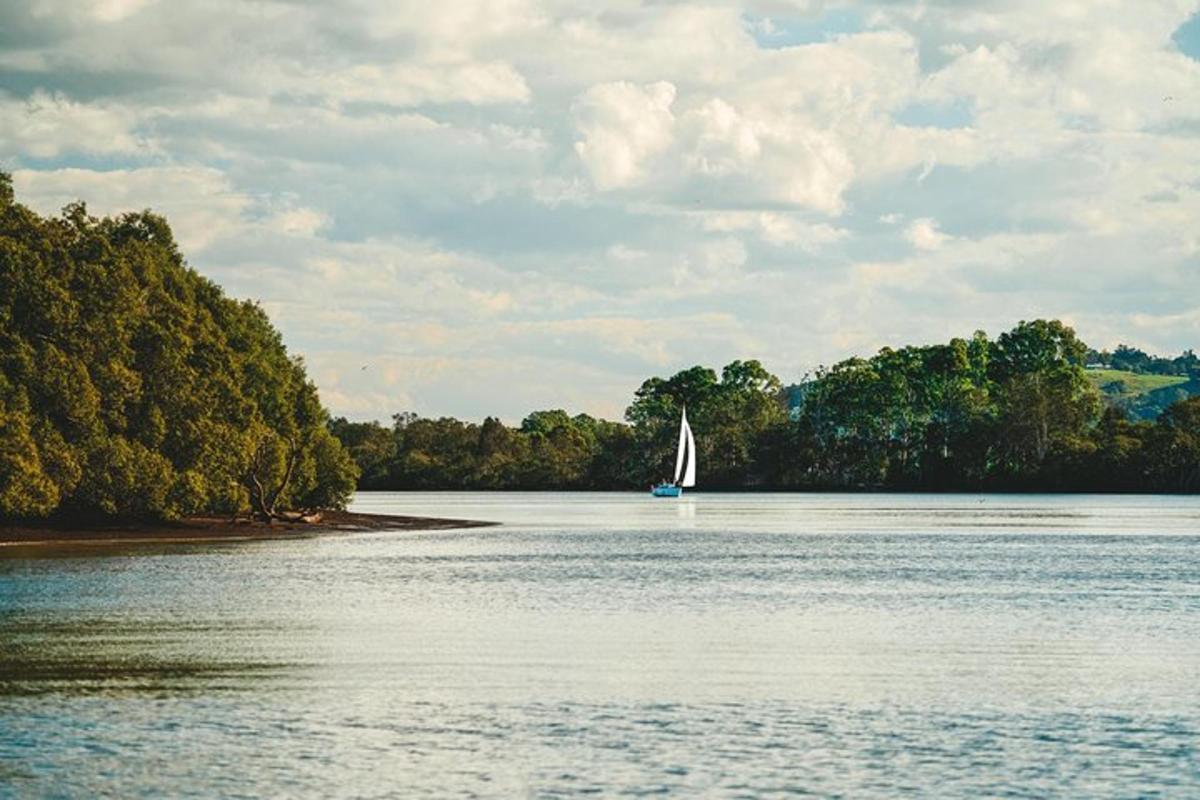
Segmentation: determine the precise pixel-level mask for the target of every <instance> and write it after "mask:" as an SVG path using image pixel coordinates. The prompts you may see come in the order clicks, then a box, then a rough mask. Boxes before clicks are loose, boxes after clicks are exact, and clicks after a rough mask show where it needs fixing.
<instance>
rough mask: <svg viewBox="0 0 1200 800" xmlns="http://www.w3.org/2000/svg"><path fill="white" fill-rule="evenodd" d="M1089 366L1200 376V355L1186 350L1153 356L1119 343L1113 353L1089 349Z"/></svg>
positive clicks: (1154, 373)
mask: <svg viewBox="0 0 1200 800" xmlns="http://www.w3.org/2000/svg"><path fill="white" fill-rule="evenodd" d="M1087 362H1088V366H1098V367H1106V368H1108V369H1118V370H1124V371H1126V372H1134V373H1137V374H1148V375H1185V376H1189V377H1191V376H1197V377H1200V356H1197V355H1196V354H1195V353H1194V352H1192V351H1191V350H1184V351H1183V352H1182V353H1181V354H1179V355H1178V356H1176V357H1175V358H1163V357H1162V356H1152V355H1150V354H1149V353H1146V352H1144V351H1142V350H1139V349H1138V348H1136V347H1130V346H1128V345H1124V344H1123V345H1118V347H1117V349H1116V350H1114V351H1112V352H1111V353H1110V352H1108V351H1107V350H1100V351H1096V350H1089V351H1088V355H1087Z"/></svg>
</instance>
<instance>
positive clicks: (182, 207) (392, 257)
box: [0, 0, 1200, 419]
mask: <svg viewBox="0 0 1200 800" xmlns="http://www.w3.org/2000/svg"><path fill="white" fill-rule="evenodd" d="M1195 10H1196V9H1195V2H1194V0H1145V2H1143V3H1139V4H1138V10H1137V13H1136V14H1129V13H1119V12H1120V11H1121V9H1118V8H1117V6H1116V5H1113V4H1112V3H1096V2H1091V0H1063V1H1062V2H1058V3H1051V4H1047V3H1045V2H1040V1H1039V2H1034V0H1011V2H1004V3H998V2H991V0H966V1H964V2H947V1H945V0H936V1H935V2H929V1H926V2H920V1H919V0H886V1H885V0H878V2H876V1H875V0H863V2H843V0H836V1H835V0H813V1H812V2H797V1H796V0H745V2H739V0H721V1H720V2H716V3H707V4H684V3H667V4H663V3H641V2H636V1H635V0H631V1H630V2H624V0H622V2H616V3H605V4H599V5H594V6H586V5H580V4H577V3H566V2H560V1H559V0H486V1H485V0H458V1H457V2H454V3H442V4H435V5H430V4H428V3H418V2H417V0H401V1H400V2H390V1H389V2H385V1H384V0H329V2H327V3H319V4H315V3H293V2H276V3H244V2H239V1H238V0H204V1H203V2H202V1H201V0H172V1H171V2H169V3H167V2H161V1H159V2H155V0H83V1H82V2H73V1H72V2H69V1H68V0H33V2H29V3H23V4H22V3H16V4H12V3H10V4H7V5H3V6H2V7H0V159H2V161H0V164H2V165H3V168H5V169H8V170H11V171H13V172H14V173H15V179H16V184H17V190H18V194H19V197H20V198H21V199H22V200H23V201H24V202H26V203H28V204H30V205H32V206H34V207H36V208H38V209H39V210H42V211H47V212H54V211H56V210H57V209H58V208H59V207H61V206H62V205H63V204H65V203H67V202H70V201H72V200H75V199H78V198H82V199H85V200H87V201H88V204H89V208H91V209H92V211H93V212H94V213H115V212H120V211H125V210H137V209H142V208H145V207H152V208H154V209H156V210H158V211H161V212H163V213H164V214H166V215H167V217H168V218H169V219H170V221H171V223H172V226H173V227H174V229H175V231H176V234H177V238H178V239H179V241H180V242H181V244H182V246H183V248H184V250H185V253H186V255H187V257H188V259H189V261H190V262H191V263H192V264H193V265H195V266H196V267H197V268H198V269H200V270H201V271H203V272H204V273H205V274H208V275H211V276H212V277H213V278H214V279H215V280H217V281H218V282H220V283H221V284H222V285H224V286H225V287H226V288H227V289H228V290H229V291H230V292H231V293H233V294H235V295H237V296H244V297H254V298H258V299H260V300H261V301H262V302H263V304H264V307H265V308H266V309H267V310H268V312H269V313H270V314H271V316H272V318H273V319H274V320H275V321H276V322H277V323H278V324H279V325H280V327H281V328H282V330H283V333H284V335H285V338H286V340H287V341H288V342H289V346H290V347H292V348H293V350H295V351H296V352H300V353H303V354H304V355H306V357H308V359H309V363H310V364H311V365H312V367H313V371H314V372H313V374H314V376H315V378H316V380H317V381H318V383H319V385H320V387H321V389H322V391H323V393H324V396H325V398H326V401H327V402H328V403H329V404H330V406H331V407H332V408H333V410H334V412H335V413H347V414H353V415H355V416H377V417H386V416H387V415H388V414H390V413H392V412H393V411H396V410H400V409H401V408H412V409H415V410H418V411H421V412H422V413H429V414H439V413H455V414H461V415H464V416H470V417H475V418H478V417H481V416H483V415H484V414H487V413H501V414H503V415H505V416H506V418H508V419H519V418H520V416H521V415H522V414H523V413H524V412H525V411H527V410H528V409H529V408H533V407H539V406H542V407H544V406H568V407H571V408H577V409H579V410H586V411H591V412H593V413H605V414H610V415H611V414H616V415H619V414H620V411H621V409H622V408H623V406H624V404H625V403H626V402H627V401H628V399H629V396H630V393H631V392H632V391H633V389H635V388H636V386H637V385H638V384H639V383H640V382H641V380H642V379H643V378H644V377H646V375H647V374H648V373H650V372H659V373H665V372H669V371H673V370H674V369H677V368H680V367H684V366H689V365H691V364H692V363H697V362H704V363H710V364H713V363H716V364H719V363H720V362H722V361H727V360H731V359H733V358H737V357H760V358H762V359H763V360H764V361H765V362H766V364H767V365H768V367H770V368H772V369H774V370H776V371H778V372H779V373H780V374H782V375H783V376H784V377H785V378H786V379H795V378H797V377H799V375H800V374H803V372H804V371H805V370H806V369H809V368H811V367H813V366H815V365H816V364H818V363H829V362H830V361H832V360H834V359H836V358H840V357H844V356H847V355H850V354H852V353H855V352H863V351H870V350H872V349H873V348H875V347H878V346H880V345H883V344H898V343H905V342H920V341H931V340H939V339H944V338H946V337H947V336H949V335H969V334H970V332H971V331H973V330H974V329H975V328H977V327H984V328H987V329H989V330H992V331H993V332H996V331H998V330H1000V329H1002V328H1005V327H1007V326H1009V325H1011V324H1012V323H1013V322H1015V321H1016V320H1018V319H1020V318H1029V317H1032V316H1037V315H1046V316H1063V317H1069V318H1070V319H1072V320H1074V321H1075V323H1076V325H1077V327H1078V328H1079V331H1080V333H1081V335H1083V337H1084V338H1085V339H1086V340H1089V341H1094V342H1096V343H1099V344H1102V345H1112V344H1114V343H1116V342H1117V341H1119V340H1121V339H1122V338H1123V337H1126V336H1128V337H1129V338H1131V339H1133V340H1134V343H1135V344H1138V343H1140V344H1143V345H1145V346H1150V345H1153V347H1154V348H1156V349H1161V350H1175V351H1178V350H1180V349H1183V348H1184V347H1189V346H1195V345H1196V344H1197V342H1196V341H1195V336H1196V319H1197V314H1198V313H1200V312H1198V311H1197V309H1198V308H1200V305H1198V302H1200V301H1196V300H1194V299H1193V298H1195V297H1198V296H1200V262H1198V261H1197V259H1198V258H1200V235H1198V234H1197V233H1196V226H1195V224H1194V221H1195V220H1196V219H1197V218H1200V161H1197V159H1196V158H1195V155H1194V154H1195V146H1196V133H1195V132H1196V128H1197V113H1196V111H1195V108H1196V105H1195V103H1194V102H1189V100H1188V99H1189V98H1193V99H1194V98H1196V97H1200V62H1197V61H1196V60H1195V59H1194V58H1189V57H1188V56H1187V55H1186V54H1184V53H1183V52H1181V51H1180V48H1179V46H1178V45H1177V43H1176V42H1175V41H1174V40H1173V38H1172V37H1173V36H1175V35H1176V31H1178V30H1179V28H1180V26H1181V25H1183V24H1184V23H1185V22H1186V21H1187V20H1188V19H1189V18H1191V16H1192V15H1193V14H1194V12H1195ZM1166 97H1172V98H1173V100H1172V101H1170V102H1167V101H1165V100H1164V98H1166ZM1080 276H1085V277H1084V278H1082V279H1081V277H1080ZM355 363H357V366H359V367H360V366H361V365H362V364H367V363H369V364H371V367H370V368H369V369H367V370H365V371H363V370H360V369H358V368H357V367H356V368H354V369H350V368H348V367H347V365H348V364H355ZM481 387H485V388H484V389H481Z"/></svg>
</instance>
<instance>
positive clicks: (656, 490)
mask: <svg viewBox="0 0 1200 800" xmlns="http://www.w3.org/2000/svg"><path fill="white" fill-rule="evenodd" d="M695 485H696V440H695V439H694V438H693V437H692V426H690V425H688V421H687V409H686V408H685V409H683V415H682V416H681V417H680V419H679V452H678V453H676V454H675V479H674V480H673V481H671V482H669V483H668V482H667V481H663V482H662V483H660V484H658V485H657V486H654V487H652V488H651V489H650V493H651V494H653V495H654V496H655V497H679V496H680V495H682V494H683V490H684V489H685V488H691V487H693V486H695Z"/></svg>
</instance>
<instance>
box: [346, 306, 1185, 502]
mask: <svg viewBox="0 0 1200 800" xmlns="http://www.w3.org/2000/svg"><path fill="white" fill-rule="evenodd" d="M1089 352H1091V353H1094V352H1095V351H1089V349H1088V348H1087V346H1086V345H1085V344H1083V343H1082V342H1081V341H1080V340H1079V339H1078V338H1077V337H1076V335H1075V332H1074V331H1073V330H1072V329H1071V328H1069V327H1067V326H1065V325H1063V324H1062V323H1061V322H1058V321H1049V320H1035V321H1032V322H1022V323H1021V324H1019V325H1018V326H1016V327H1015V328H1014V329H1013V330H1011V331H1008V332H1006V333H1003V334H1001V335H1000V336H999V337H998V338H996V339H990V338H989V337H988V336H987V335H986V334H984V333H983V332H976V333H975V334H974V335H973V336H972V337H971V338H969V339H964V338H956V339H953V340H951V341H950V342H949V343H947V344H942V345H931V346H924V347H903V348H900V349H891V348H884V349H883V350H881V351H880V352H879V353H878V354H876V355H875V356H873V357H871V358H865V359H864V358H851V359H847V360H845V361H842V362H840V363H838V364H835V365H833V366H832V367H828V368H821V369H818V370H817V371H816V372H815V374H813V375H811V376H809V377H808V378H806V379H805V380H803V381H801V382H800V383H798V384H795V385H791V386H783V385H782V384H781V382H780V381H779V379H778V378H777V377H775V376H774V375H771V374H770V373H769V372H768V371H767V370H765V369H764V368H763V366H762V365H761V364H760V363H759V362H757V361H735V362H733V363H731V364H729V365H727V366H726V367H724V368H723V369H722V370H721V372H720V373H717V372H716V371H715V370H713V369H710V368H707V367H701V366H696V367H692V368H690V369H686V370H683V371H681V372H678V373H676V374H675V375H673V376H671V377H668V378H660V377H654V378H650V379H648V380H647V381H645V382H644V383H643V384H642V385H641V387H640V388H639V389H638V390H637V392H636V393H635V394H634V398H633V401H632V403H631V404H630V406H629V407H628V409H627V410H626V412H625V420H624V422H622V423H618V422H609V421H604V420H599V419H595V418H593V417H590V416H588V415H586V414H579V415H574V416H572V415H570V414H568V413H567V412H565V411H561V410H554V411H538V412H534V413H532V414H530V415H529V416H528V417H526V418H525V419H524V420H523V421H522V422H521V424H520V425H519V426H516V427H511V426H507V425H505V424H503V423H502V422H500V421H499V420H498V419H495V418H488V419H486V420H484V422H483V423H482V424H476V423H472V422H464V421H461V420H457V419H453V418H447V417H443V418H439V419H426V418H421V417H417V416H415V415H413V414H399V415H397V416H396V417H394V419H393V421H392V424H391V425H390V426H387V425H383V424H380V423H377V422H350V421H348V420H345V419H341V418H339V419H335V420H333V421H332V422H331V424H330V430H331V431H332V432H333V434H334V435H335V436H336V437H337V438H338V439H339V440H341V441H342V443H343V444H344V445H345V446H346V447H347V448H348V449H349V451H350V453H351V454H352V455H353V457H354V459H355V461H356V462H357V463H358V465H359V468H360V470H361V475H362V477H361V479H360V487H361V488H363V489H630V488H644V487H645V486H646V485H648V484H649V483H651V482H653V481H656V480H660V479H662V478H663V477H664V476H666V475H668V474H669V469H670V466H671V464H672V463H673V459H674V447H675V437H676V433H677V429H678V428H677V426H678V422H679V415H680V412H681V410H682V408H683V407H684V406H686V408H687V413H688V418H689V420H690V422H691V424H692V428H693V430H694V431H695V434H696V446H697V451H698V467H699V476H698V480H699V484H700V486H701V487H706V488H721V489H748V488H762V489H825V490H882V489H890V490H917V491H982V490H991V491H1017V490H1020V491H1195V490H1196V489H1198V488H1200V398H1191V399H1187V400H1183V401H1181V402H1178V403H1175V404H1174V405H1172V406H1171V407H1169V408H1168V409H1167V410H1166V411H1164V412H1163V413H1162V414H1161V415H1160V416H1159V417H1158V419H1157V420H1155V421H1153V422H1149V421H1134V420H1131V419H1130V418H1128V417H1127V415H1126V412H1125V411H1124V410H1123V409H1122V408H1120V407H1119V406H1115V405H1110V404H1107V403H1106V402H1105V400H1104V398H1103V397H1102V395H1101V393H1100V392H1099V391H1098V390H1097V389H1096V388H1095V387H1094V386H1093V385H1092V383H1091V382H1090V381H1089V380H1088V379H1087V373H1086V370H1085V365H1086V363H1087V362H1088V357H1089ZM1185 355H1186V354H1185Z"/></svg>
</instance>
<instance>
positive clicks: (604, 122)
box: [571, 81, 675, 190]
mask: <svg viewBox="0 0 1200 800" xmlns="http://www.w3.org/2000/svg"><path fill="white" fill-rule="evenodd" d="M674 101H675V87H674V86H673V85H671V84H670V83H667V82H666V81H658V82H657V83H652V84H647V85H645V86H637V85H635V84H632V83H629V82H627V81H618V82H615V83H605V84H600V85H597V86H593V87H591V88H590V89H588V90H587V91H586V92H584V93H583V94H582V95H580V97H579V98H578V99H577V100H576V101H575V102H574V103H573V104H572V106H571V111H572V114H573V116H574V117H575V121H576V127H577V128H578V130H579V134H580V136H582V137H583V138H581V139H579V140H578V141H576V142H575V152H576V153H578V154H579V158H580V159H581V160H582V161H583V163H584V165H585V166H586V167H587V170H588V172H589V173H590V174H591V176H592V180H593V181H594V182H595V184H596V187H597V188H599V189H602V190H604V189H618V188H621V187H623V186H629V185H631V184H634V183H636V182H638V181H639V180H641V179H642V177H643V176H644V170H645V168H646V162H647V161H648V160H649V159H650V158H652V157H653V156H655V155H657V154H659V153H661V152H663V151H664V150H666V149H667V148H668V147H669V146H670V144H671V139H672V137H673V135H674V126H675V117H674V115H673V114H672V113H671V103H673V102H674Z"/></svg>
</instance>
